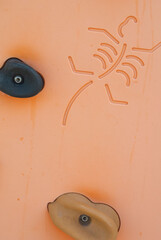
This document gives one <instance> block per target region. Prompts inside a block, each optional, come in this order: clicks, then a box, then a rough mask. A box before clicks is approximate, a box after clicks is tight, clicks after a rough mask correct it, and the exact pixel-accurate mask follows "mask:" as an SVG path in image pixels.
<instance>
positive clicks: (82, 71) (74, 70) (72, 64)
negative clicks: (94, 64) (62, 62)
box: [68, 56, 94, 75]
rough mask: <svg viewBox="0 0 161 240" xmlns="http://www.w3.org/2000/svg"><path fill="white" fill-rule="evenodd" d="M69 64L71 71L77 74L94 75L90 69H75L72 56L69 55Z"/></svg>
mask: <svg viewBox="0 0 161 240" xmlns="http://www.w3.org/2000/svg"><path fill="white" fill-rule="evenodd" d="M68 60H69V63H70V66H71V68H72V71H73V72H74V73H79V74H87V75H94V72H90V71H84V70H77V69H76V67H75V64H74V61H73V58H72V57H71V56H69V57H68Z"/></svg>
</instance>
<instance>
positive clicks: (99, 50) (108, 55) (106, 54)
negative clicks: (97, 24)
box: [97, 48, 113, 63]
mask: <svg viewBox="0 0 161 240" xmlns="http://www.w3.org/2000/svg"><path fill="white" fill-rule="evenodd" d="M97 51H98V52H100V53H103V54H104V55H105V56H106V57H108V60H109V61H110V63H112V62H113V59H112V57H111V56H110V54H109V53H108V52H106V51H105V50H103V49H101V48H98V49H97Z"/></svg>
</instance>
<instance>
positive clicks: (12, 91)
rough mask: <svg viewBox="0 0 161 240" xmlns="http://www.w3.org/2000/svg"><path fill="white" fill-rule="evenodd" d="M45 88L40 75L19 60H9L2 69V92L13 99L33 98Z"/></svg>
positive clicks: (0, 88)
mask: <svg viewBox="0 0 161 240" xmlns="http://www.w3.org/2000/svg"><path fill="white" fill-rule="evenodd" d="M43 87H44V80H43V77H42V76H41V75H40V73H38V72H37V71H35V70H34V69H33V68H32V67H30V66H29V65H27V64H25V63H24V62H23V61H21V60H20V59H18V58H9V59H7V60H6V61H5V63H4V64H3V66H2V68H1V69H0V91H2V92H4V93H6V94H8V95H10V96H12V97H17V98H28V97H32V96H35V95H36V94H38V93H39V92H40V91H41V90H42V89H43Z"/></svg>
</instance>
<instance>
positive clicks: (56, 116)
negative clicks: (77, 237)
mask: <svg viewBox="0 0 161 240" xmlns="http://www.w3.org/2000/svg"><path fill="white" fill-rule="evenodd" d="M0 5H1V7H0V17H1V21H0V32H1V34H0V53H1V54H0V56H1V57H0V64H1V65H2V64H3V62H4V61H5V60H6V59H7V58H9V57H18V58H20V59H22V60H23V61H24V62H26V63H27V64H29V65H31V66H32V67H34V68H35V69H36V70H37V71H39V72H40V73H42V75H43V76H44V78H45V88H44V90H43V91H42V92H41V93H40V94H39V95H37V96H36V97H34V98H31V99H16V98H13V97H9V96H7V95H5V94H3V93H2V92H0V136H1V137H0V239H4V240H11V239H12V240H35V239H39V240H52V239H59V240H65V239H66V240H67V239H71V238H70V237H69V236H67V235H66V234H64V233H63V232H61V231H60V230H59V229H57V228H56V227H55V226H54V225H53V223H52V221H51V219H50V217H49V214H48V212H47V208H46V206H47V203H48V202H50V201H53V200H54V199H55V198H56V197H57V196H59V195H60V194H63V193H65V192H70V191H74V192H80V193H82V194H85V195H87V196H88V197H89V198H91V200H93V201H100V202H106V203H108V204H110V205H111V206H113V207H114V208H115V209H116V210H117V211H118V212H119V214H120V216H121V220H122V227H121V230H120V233H119V235H118V240H129V239H130V240H136V239H137V240H139V239H142V240H151V239H161V232H160V228H161V220H160V216H161V204H160V203H161V174H160V169H161V161H160V160H161V151H160V142H161V124H160V121H161V77H160V76H161V67H160V66H161V64H160V62H161V47H160V42H161V28H160V22H161V15H160V8H161V3H160V0H145V1H139V0H135V1H134V0H130V1H129V0H121V1H118V0H95V1H93V0H75V1H73V0H68V1H66V0H54V1H52V0H46V1H45V0H34V1H31V0H28V1H20V0H14V1H11V0H5V1H1V4H0ZM128 17H130V18H128ZM121 24H122V25H121ZM100 29H101V30H100ZM102 29H103V30H102ZM118 42H119V43H118ZM103 43H104V44H103ZM105 43H106V44H110V46H111V47H109V45H108V46H107V45H105ZM97 49H103V50H104V51H106V53H105V52H101V51H100V50H99V51H98V50H97ZM114 49H115V50H114ZM116 52H117V54H116ZM108 54H110V56H111V57H112V60H111V59H110V61H109V60H108V59H109V57H108ZM94 55H97V57H96V56H94ZM98 55H99V57H98ZM129 56H132V57H131V58H130V57H129ZM136 57H137V59H136ZM103 59H104V60H103ZM72 61H73V62H72ZM125 62H126V63H127V62H128V63H131V64H132V65H133V67H132V66H131V67H130V66H127V64H124V65H123V64H122V63H125ZM105 67H106V69H105ZM136 74H137V75H136ZM136 76H137V77H136Z"/></svg>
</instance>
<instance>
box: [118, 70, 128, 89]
mask: <svg viewBox="0 0 161 240" xmlns="http://www.w3.org/2000/svg"><path fill="white" fill-rule="evenodd" d="M116 72H117V73H121V74H123V75H124V77H125V78H126V86H127V87H129V86H130V77H129V75H128V74H127V73H126V72H125V71H122V70H116Z"/></svg>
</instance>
